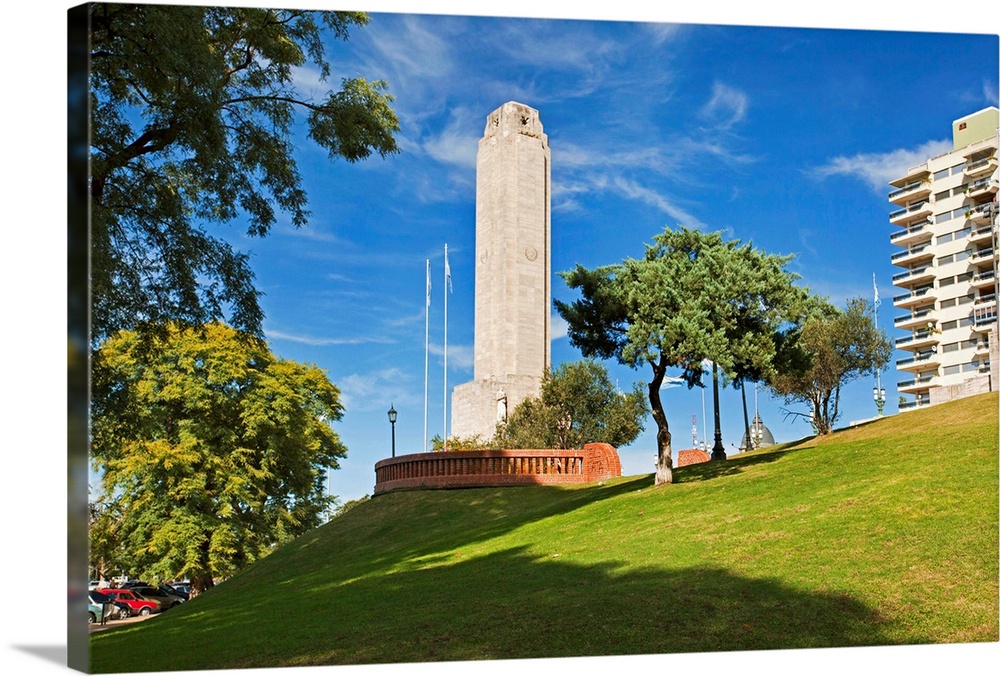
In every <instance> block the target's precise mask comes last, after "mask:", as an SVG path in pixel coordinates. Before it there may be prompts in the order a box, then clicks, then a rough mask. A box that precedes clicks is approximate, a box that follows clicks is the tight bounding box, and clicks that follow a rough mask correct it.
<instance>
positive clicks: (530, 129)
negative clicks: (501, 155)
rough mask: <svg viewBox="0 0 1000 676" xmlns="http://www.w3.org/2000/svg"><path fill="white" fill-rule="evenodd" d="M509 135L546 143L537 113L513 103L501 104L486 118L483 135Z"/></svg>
mask: <svg viewBox="0 0 1000 676" xmlns="http://www.w3.org/2000/svg"><path fill="white" fill-rule="evenodd" d="M510 134H521V135H522V136H531V137H533V138H539V139H542V142H543V143H546V142H547V141H548V138H547V137H546V136H545V134H544V132H543V131H542V121H541V119H540V118H539V116H538V111H537V110H535V109H534V108H530V107H528V106H526V105H524V104H522V103H515V102H513V101H510V102H508V103H505V104H503V105H502V106H500V107H499V108H498V109H497V110H495V111H494V112H493V113H492V114H491V115H490V116H489V118H487V120H486V131H485V132H484V133H483V135H484V136H487V137H489V136H496V135H501V136H508V135H510Z"/></svg>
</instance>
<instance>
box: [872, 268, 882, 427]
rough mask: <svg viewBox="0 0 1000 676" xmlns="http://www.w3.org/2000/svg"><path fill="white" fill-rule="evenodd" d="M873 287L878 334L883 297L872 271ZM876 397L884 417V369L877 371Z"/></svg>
mask: <svg viewBox="0 0 1000 676" xmlns="http://www.w3.org/2000/svg"><path fill="white" fill-rule="evenodd" d="M872 288H873V289H874V290H875V303H874V306H875V312H874V314H875V334H876V335H878V308H879V306H880V305H881V304H882V299H880V298H879V297H878V283H877V282H876V281H875V273H874V272H873V273H872ZM872 394H873V395H874V398H875V407H876V408H877V409H878V415H879V417H880V418H881V417H882V408H883V407H884V406H885V390H883V389H882V369H878V370H877V371H875V389H874V391H873V393H872Z"/></svg>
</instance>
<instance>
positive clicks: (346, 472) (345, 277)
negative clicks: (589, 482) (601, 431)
mask: <svg viewBox="0 0 1000 676" xmlns="http://www.w3.org/2000/svg"><path fill="white" fill-rule="evenodd" d="M329 58H330V60H331V63H332V66H333V73H334V77H335V78H336V77H339V76H354V75H362V76H364V77H367V78H383V79H385V80H387V81H388V82H389V83H390V91H391V92H392V94H393V95H394V96H395V97H396V102H395V106H396V110H397V113H398V114H399V117H400V121H401V127H402V129H401V131H400V133H399V142H400V146H401V148H402V152H401V153H400V154H398V155H396V156H393V157H390V158H388V159H385V160H382V159H372V160H368V161H366V162H363V163H360V164H354V165H351V164H347V163H344V162H334V163H331V162H329V161H328V160H327V158H326V155H325V154H324V153H323V152H322V151H320V150H319V149H317V148H315V147H314V146H310V145H309V144H308V142H307V141H305V140H303V142H302V143H301V144H300V145H299V146H298V159H299V161H300V163H301V170H302V174H303V176H304V181H305V185H306V188H307V191H308V193H309V197H310V205H311V211H312V214H313V216H312V219H311V221H310V223H309V225H308V227H305V228H302V229H299V230H296V229H294V228H293V227H291V226H290V225H288V224H287V223H282V224H279V226H278V227H276V228H275V230H274V231H273V233H272V234H271V235H270V236H269V237H267V238H266V239H264V240H246V239H241V238H239V237H237V236H234V237H233V241H234V242H235V243H237V245H238V246H240V247H242V248H245V250H247V251H249V252H250V253H251V255H252V261H253V266H254V269H255V271H256V273H257V281H258V286H259V288H260V289H261V291H263V293H264V297H263V305H264V309H265V312H266V316H267V318H266V321H265V323H264V329H265V333H266V335H267V337H268V339H269V341H270V343H271V346H272V349H273V350H274V351H275V352H276V353H278V354H280V355H281V356H283V357H286V358H289V359H294V360H297V361H306V362H311V363H315V364H317V365H319V366H320V367H321V368H323V369H326V370H327V371H328V373H329V376H330V378H331V380H332V381H333V382H334V383H336V384H337V385H338V386H339V387H340V388H341V390H342V392H343V400H344V404H345V407H346V412H345V415H344V419H343V420H342V421H341V422H340V423H339V424H338V425H336V428H337V430H338V432H339V433H340V435H341V437H342V439H343V441H344V442H345V443H346V444H347V447H348V449H349V453H348V457H347V459H346V460H344V461H343V463H342V467H341V469H340V470H339V471H337V472H334V473H333V475H332V480H331V488H332V492H333V493H334V494H336V495H338V496H340V497H341V498H342V499H344V500H349V499H353V498H356V497H360V496H361V495H364V494H366V493H370V491H371V489H372V485H373V481H374V475H373V470H372V466H373V465H374V463H375V462H376V461H377V460H379V459H380V458H383V457H386V456H388V455H389V453H390V427H389V423H388V419H387V416H386V411H387V410H388V409H389V407H390V405H394V406H395V408H396V409H397V410H398V411H399V420H398V423H397V426H396V435H397V453H399V454H402V453H409V452H417V451H419V450H420V449H421V447H422V442H423V415H424V414H423V410H424V397H423V392H424V379H423V376H424V370H423V365H424V269H425V260H428V259H429V260H430V261H431V268H432V276H433V296H432V305H431V310H430V312H431V314H430V326H431V331H430V336H431V337H430V352H431V356H430V382H429V391H430V401H429V412H428V418H429V422H428V427H429V435H430V436H433V435H434V434H440V433H441V432H442V430H443V425H444V422H443V408H442V407H443V399H444V392H443V379H444V359H443V334H444V316H443V309H444V296H443V293H444V292H443V289H444V284H443V275H444V263H443V255H444V246H445V244H446V243H447V245H448V247H449V259H450V264H451V270H452V279H453V283H454V293H453V294H451V295H450V296H449V299H448V375H447V382H448V389H449V392H450V390H451V388H452V387H453V386H454V385H457V384H460V383H462V382H466V381H468V380H470V379H471V378H472V348H473V317H474V306H473V294H474V287H473V280H474V267H473V265H474V260H473V250H474V234H475V216H474V214H475V154H476V148H477V143H478V140H479V138H480V137H481V136H482V134H483V129H484V126H485V120H486V116H487V114H488V113H490V112H491V111H492V110H494V109H495V108H497V107H498V106H499V105H501V104H502V103H504V102H506V101H509V100H516V101H519V102H521V103H525V104H527V105H530V106H532V107H534V108H536V109H538V110H539V111H540V115H541V120H542V123H543V125H544V128H545V132H546V133H547V134H548V137H549V145H550V147H551V152H552V267H553V276H554V280H553V295H554V297H555V298H558V299H562V300H571V299H572V298H574V297H575V296H574V295H573V293H572V292H571V291H570V290H568V289H567V288H566V287H565V285H564V284H563V282H562V280H561V279H560V278H559V277H558V276H557V275H556V274H555V273H557V272H558V271H561V270H567V269H570V268H572V267H573V266H574V265H576V264H577V263H580V264H583V265H584V266H587V267H593V266H597V265H602V264H607V263H615V262H619V261H621V260H622V259H623V258H625V257H630V256H633V257H634V256H640V255H642V252H643V245H644V244H645V243H647V242H649V241H650V240H651V238H652V236H653V235H654V234H656V233H657V232H660V231H661V230H662V229H663V228H664V227H667V226H669V227H676V226H678V225H686V226H693V227H698V228H702V229H706V230H723V231H725V233H726V234H727V236H728V237H730V238H736V239H740V240H744V241H747V240H749V241H752V242H753V243H754V244H755V245H756V246H758V247H761V248H763V249H764V250H766V251H769V252H774V253H781V254H794V256H795V258H794V259H793V261H792V262H791V263H790V265H789V267H790V269H792V270H793V271H795V272H796V273H798V274H799V275H801V283H802V284H804V285H807V286H809V287H810V288H811V289H813V290H814V291H815V292H817V293H820V294H822V295H826V296H828V297H829V298H830V299H831V300H832V301H833V302H835V303H836V304H838V305H843V303H844V302H845V301H846V299H847V298H849V297H853V296H864V297H866V298H869V299H871V297H872V295H873V286H872V275H873V274H874V275H875V278H876V280H877V282H878V284H879V287H880V294H881V296H882V297H883V298H885V299H891V297H892V296H893V295H894V289H893V288H892V287H891V283H890V279H891V276H892V274H893V269H892V266H891V265H890V263H889V258H890V255H891V254H892V252H893V248H892V247H891V246H890V244H889V235H890V233H891V228H890V226H889V224H888V220H887V216H888V213H889V211H890V207H891V205H890V204H889V203H888V201H887V199H886V196H887V193H888V187H887V183H888V181H889V180H891V179H893V178H897V177H898V176H900V175H902V174H903V173H905V171H906V169H907V168H908V167H909V166H911V165H913V164H916V163H918V162H921V161H923V160H925V159H926V158H927V157H930V156H933V155H937V154H939V153H940V152H943V151H945V150H947V149H949V148H950V143H951V141H950V134H951V121H952V120H953V119H956V118H958V117H961V116H964V115H967V114H969V113H971V112H974V111H976V110H979V109H981V108H984V107H986V106H988V105H996V104H997V61H996V59H997V38H996V36H995V35H994V36H982V35H971V34H943V33H936V34H935V33H921V32H913V31H909V32H892V31H883V30H831V29H811V28H810V29H797V28H775V27H733V26H721V25H694V24H670V23H655V22H645V23H644V22H632V21H629V22H622V21H619V22H601V21H588V20H579V19H571V20H552V19H541V20H532V19H516V18H487V17H468V16H431V15H416V14H390V13H375V14H374V15H373V17H372V22H371V24H370V25H369V26H367V27H366V28H364V29H363V30H357V31H355V32H354V34H353V35H352V38H351V40H350V42H348V43H331V44H330V51H329ZM299 78H300V86H301V87H302V88H303V89H304V90H307V91H308V90H311V89H313V88H318V87H319V84H318V83H316V81H315V74H314V73H313V72H311V71H309V70H308V69H304V70H303V71H302V72H300V74H299ZM234 227H235V226H234ZM893 317H894V309H893V308H892V306H891V301H890V302H886V303H884V304H883V305H882V307H881V309H880V313H879V321H880V325H882V326H885V327H888V328H889V329H890V331H889V333H890V334H891V335H892V334H893V331H892V330H891V325H892V319H893ZM554 326H555V327H556V332H555V333H556V335H555V336H554V339H553V343H552V360H553V365H557V364H559V363H561V362H563V361H567V360H575V359H579V358H581V355H580V353H579V352H578V351H577V350H575V349H574V348H573V347H571V346H570V345H569V341H568V339H567V338H566V337H565V332H564V330H563V331H560V330H559V329H560V327H561V326H562V323H561V321H559V320H558V319H556V320H555V322H554ZM609 367H610V368H611V370H612V373H613V377H614V378H616V379H617V380H619V382H621V383H622V384H623V385H624V386H627V385H629V384H630V383H631V382H634V381H637V380H646V379H648V378H649V376H650V374H649V373H647V372H646V371H644V370H636V371H633V370H630V369H627V368H623V367H620V366H618V365H617V364H614V363H611V364H609ZM675 375H676V374H675ZM883 380H884V383H885V386H886V390H887V395H888V400H889V401H888V404H887V406H886V411H887V412H888V413H895V412H896V410H897V401H898V395H897V393H896V392H895V389H894V384H895V382H896V373H895V371H894V370H891V369H890V370H889V371H888V372H887V373H886V374H885V376H884V379H883ZM872 384H873V382H872V379H871V378H865V379H863V380H860V381H858V382H856V383H853V384H850V385H848V386H847V387H846V388H845V389H844V391H843V393H842V404H843V416H842V418H841V423H845V424H846V423H848V422H849V421H851V420H860V419H865V418H869V417H872V416H874V415H875V412H876V410H875V405H874V403H873V401H872V397H871V387H872ZM748 395H749V406H750V407H751V411H750V415H751V416H752V415H753V410H752V409H753V407H754V393H753V392H752V391H751V392H749V393H748ZM705 399H706V408H705V413H707V417H708V419H709V421H711V417H712V409H711V391H710V390H709V391H708V392H707V396H706V397H705ZM757 399H758V401H759V407H760V411H761V414H762V417H763V419H764V421H765V424H767V425H768V427H769V428H770V429H771V430H772V432H773V433H774V436H775V437H776V438H777V439H778V440H779V441H789V440H793V439H797V438H800V437H802V436H805V435H807V434H809V433H810V428H809V427H808V425H807V423H805V422H804V421H803V420H802V419H801V418H796V417H788V416H786V414H785V412H784V409H790V410H793V411H800V412H801V411H805V410H806V408H805V407H804V405H802V404H792V405H788V404H786V403H785V402H784V401H783V400H777V399H774V398H772V397H771V396H770V395H769V394H768V393H767V392H766V391H763V390H762V391H761V392H760V393H759V395H758V397H757ZM449 406H450V400H449ZM664 406H665V409H666V413H667V417H668V420H669V423H670V426H671V431H672V433H673V439H674V442H673V445H674V449H675V450H679V449H682V448H689V447H691V445H692V440H693V439H692V432H691V428H692V416H696V419H697V426H698V437H699V439H703V438H704V434H703V430H704V418H703V415H702V412H703V408H702V390H701V389H699V388H696V389H694V390H688V389H687V388H686V387H683V386H679V387H674V388H671V389H668V390H665V391H664ZM720 410H721V416H722V431H723V442H724V444H725V446H726V448H727V450H728V451H730V452H732V451H734V450H735V447H737V446H738V445H739V442H740V438H741V437H742V433H743V418H742V407H741V404H740V398H739V394H738V392H736V391H734V390H732V389H724V390H723V392H722V393H721V406H720ZM654 434H655V425H654V424H653V423H652V420H651V419H650V420H649V421H648V424H647V429H646V432H644V433H643V435H642V436H640V437H639V438H638V439H637V440H636V441H635V442H633V443H632V444H630V445H629V446H628V447H625V448H622V449H620V453H621V456H622V464H623V471H624V472H625V473H626V474H641V473H647V472H651V471H652V469H653V461H654V457H655V439H654ZM712 434H713V432H712V429H711V423H709V429H708V436H709V440H710V443H711V439H712Z"/></svg>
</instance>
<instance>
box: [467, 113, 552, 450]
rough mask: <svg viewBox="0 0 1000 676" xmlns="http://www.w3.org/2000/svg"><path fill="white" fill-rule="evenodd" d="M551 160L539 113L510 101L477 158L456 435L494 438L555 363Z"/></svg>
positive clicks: (493, 120) (492, 117)
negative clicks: (468, 326)
mask: <svg viewBox="0 0 1000 676" xmlns="http://www.w3.org/2000/svg"><path fill="white" fill-rule="evenodd" d="M550 187H551V179H550V153H549V145H548V137H547V136H546V135H545V133H544V131H543V129H542V122H541V118H540V117H539V115H538V111H537V110H535V109H534V108H531V107H529V106H526V105H524V104H522V103H517V102H515V101H510V102H508V103H505V104H503V105H502V106H500V107H499V108H497V109H496V110H494V111H493V112H492V113H490V114H489V116H487V119H486V129H485V131H484V133H483V138H482V139H480V141H479V151H478V154H477V156H476V294H475V302H476V308H475V361H474V374H473V378H474V379H473V381H472V382H469V383H465V384H464V385H460V386H458V387H456V388H455V392H454V394H453V396H452V432H453V434H454V435H455V436H458V437H465V436H472V435H480V436H483V437H486V438H489V437H492V436H493V434H494V432H495V431H496V425H497V423H498V422H503V421H504V420H505V418H506V414H507V412H508V411H511V410H513V407H514V406H516V405H517V404H518V403H520V402H521V401H523V400H524V399H525V398H526V397H528V396H537V395H538V394H539V392H540V389H541V380H542V376H543V375H544V373H545V370H546V369H547V368H548V367H549V363H550V347H549V338H550V335H549V331H550V328H549V324H550V317H549V315H550V306H551V254H550V242H551V236H550V229H551V215H550Z"/></svg>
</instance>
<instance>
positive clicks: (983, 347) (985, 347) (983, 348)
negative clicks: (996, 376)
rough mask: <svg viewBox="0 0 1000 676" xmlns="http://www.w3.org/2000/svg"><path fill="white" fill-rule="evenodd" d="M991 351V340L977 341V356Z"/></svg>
mask: <svg viewBox="0 0 1000 676" xmlns="http://www.w3.org/2000/svg"><path fill="white" fill-rule="evenodd" d="M989 353H990V342H989V340H985V339H984V340H981V341H979V342H978V343H976V356H977V357H978V356H981V355H986V354H989Z"/></svg>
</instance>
